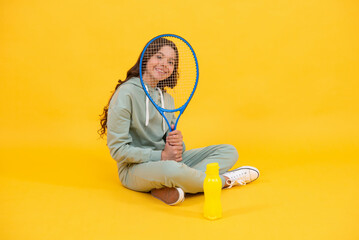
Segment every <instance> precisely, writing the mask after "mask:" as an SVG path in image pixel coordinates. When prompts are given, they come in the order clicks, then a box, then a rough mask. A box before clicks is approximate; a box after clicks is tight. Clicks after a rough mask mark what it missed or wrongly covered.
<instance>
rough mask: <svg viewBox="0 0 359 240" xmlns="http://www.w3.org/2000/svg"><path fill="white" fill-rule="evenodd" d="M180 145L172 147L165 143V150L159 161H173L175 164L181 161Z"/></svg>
mask: <svg viewBox="0 0 359 240" xmlns="http://www.w3.org/2000/svg"><path fill="white" fill-rule="evenodd" d="M182 150H183V146H182V145H175V146H172V145H170V144H169V143H168V142H166V145H165V149H163V151H162V153H161V160H163V161H165V160H173V161H176V162H180V161H182Z"/></svg>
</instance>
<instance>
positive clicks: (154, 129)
mask: <svg viewBox="0 0 359 240" xmlns="http://www.w3.org/2000/svg"><path fill="white" fill-rule="evenodd" d="M147 89H148V92H149V94H150V95H151V97H152V99H153V100H154V101H155V102H156V104H158V105H159V106H162V102H161V93H160V91H159V90H158V89H155V88H152V87H151V86H149V85H147ZM162 94H163V100H164V101H163V104H164V107H165V108H169V109H173V108H174V101H173V98H172V97H171V96H170V95H169V94H168V93H162ZM146 98H147V96H146V94H145V92H144V91H143V89H142V85H141V82H140V79H139V78H131V79H129V80H127V81H126V82H124V83H123V84H121V85H120V87H119V88H117V90H116V92H115V94H114V95H113V97H112V99H111V101H110V105H109V109H108V115H107V146H108V147H109V149H110V153H111V156H112V158H113V159H115V160H116V162H117V165H118V167H119V170H121V169H122V168H123V167H126V166H127V165H128V164H133V163H143V162H148V161H160V160H161V152H162V150H163V149H164V147H165V138H166V135H167V132H168V126H167V124H166V123H165V120H164V119H163V117H162V116H161V114H160V113H159V112H158V111H157V109H156V108H155V107H154V106H153V104H152V102H151V101H148V100H147V103H146ZM146 111H147V113H148V116H147V117H146ZM165 115H166V117H167V119H168V121H169V122H170V123H171V124H174V122H175V120H176V117H175V114H174V113H165ZM146 122H148V125H147V126H146ZM184 150H185V146H183V151H184Z"/></svg>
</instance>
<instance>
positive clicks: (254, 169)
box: [228, 166, 260, 181]
mask: <svg viewBox="0 0 359 240" xmlns="http://www.w3.org/2000/svg"><path fill="white" fill-rule="evenodd" d="M239 169H249V170H253V171H255V172H257V173H258V177H256V179H258V178H259V175H260V173H259V170H258V169H257V168H255V167H251V166H243V167H239V168H236V169H233V170H232V171H228V172H234V171H237V170H239ZM256 179H254V180H256ZM254 180H252V181H254Z"/></svg>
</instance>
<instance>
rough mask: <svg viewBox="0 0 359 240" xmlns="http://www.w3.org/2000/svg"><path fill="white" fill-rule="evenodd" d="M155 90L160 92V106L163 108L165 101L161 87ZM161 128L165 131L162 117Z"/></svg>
mask: <svg viewBox="0 0 359 240" xmlns="http://www.w3.org/2000/svg"><path fill="white" fill-rule="evenodd" d="M157 90H158V91H159V92H160V96H161V106H162V108H165V102H164V101H163V94H162V91H161V88H157ZM163 114H164V113H163ZM162 129H163V132H164V131H165V121H164V119H163V117H162Z"/></svg>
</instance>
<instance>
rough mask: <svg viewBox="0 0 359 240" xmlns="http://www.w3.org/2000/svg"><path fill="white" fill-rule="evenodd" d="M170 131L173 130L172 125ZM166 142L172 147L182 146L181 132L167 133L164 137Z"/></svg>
mask: <svg viewBox="0 0 359 240" xmlns="http://www.w3.org/2000/svg"><path fill="white" fill-rule="evenodd" d="M172 129H174V125H172ZM166 142H168V143H169V144H170V145H172V146H179V145H181V146H182V142H183V136H182V133H181V131H179V130H174V131H172V132H170V133H168V135H167V137H166Z"/></svg>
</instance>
